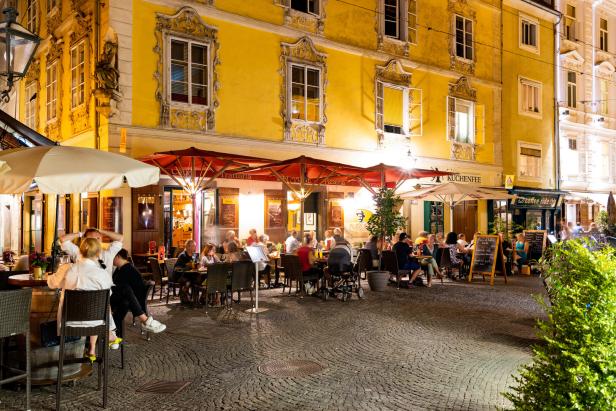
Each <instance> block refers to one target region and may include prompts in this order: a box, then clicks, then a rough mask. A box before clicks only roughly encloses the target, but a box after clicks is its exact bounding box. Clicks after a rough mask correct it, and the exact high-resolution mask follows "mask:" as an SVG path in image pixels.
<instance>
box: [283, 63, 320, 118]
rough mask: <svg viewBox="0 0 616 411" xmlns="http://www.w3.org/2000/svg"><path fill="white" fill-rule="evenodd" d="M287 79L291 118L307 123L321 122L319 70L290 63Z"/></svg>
mask: <svg viewBox="0 0 616 411" xmlns="http://www.w3.org/2000/svg"><path fill="white" fill-rule="evenodd" d="M289 70H290V71H291V73H290V75H289V76H288V79H289V80H290V82H291V86H290V87H288V88H287V89H288V90H290V91H291V96H290V98H289V99H287V100H288V101H289V104H290V112H291V118H292V119H293V120H296V121H303V122H308V123H320V122H321V117H322V116H321V111H322V110H321V96H322V90H321V70H320V69H318V68H316V67H311V66H307V65H303V64H291V65H290V68H289Z"/></svg>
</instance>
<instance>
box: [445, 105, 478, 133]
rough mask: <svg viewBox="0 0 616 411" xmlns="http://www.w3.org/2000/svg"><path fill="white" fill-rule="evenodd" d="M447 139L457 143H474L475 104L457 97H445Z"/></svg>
mask: <svg viewBox="0 0 616 411" xmlns="http://www.w3.org/2000/svg"><path fill="white" fill-rule="evenodd" d="M447 105H448V108H447V111H448V116H447V119H448V120H447V121H448V137H449V139H450V140H454V141H457V142H459V143H467V144H474V143H475V103H474V102H473V101H470V100H464V99H461V98H457V97H451V96H448V97H447Z"/></svg>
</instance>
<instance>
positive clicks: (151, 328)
mask: <svg viewBox="0 0 616 411" xmlns="http://www.w3.org/2000/svg"><path fill="white" fill-rule="evenodd" d="M166 328H167V326H166V325H165V324H162V323H161V322H160V321H156V320H155V319H154V318H152V316H149V317H148V319H147V320H146V321H145V323H144V324H141V329H142V330H143V331H147V332H150V333H154V334H158V333H160V332H163V331H165V329H166Z"/></svg>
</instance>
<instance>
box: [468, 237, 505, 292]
mask: <svg viewBox="0 0 616 411" xmlns="http://www.w3.org/2000/svg"><path fill="white" fill-rule="evenodd" d="M497 261H499V262H500V265H501V266H500V267H499V269H500V270H501V271H502V273H503V275H504V277H505V283H507V271H506V268H505V263H504V261H505V259H504V256H503V247H502V244H501V243H500V237H499V236H497V235H478V236H475V250H474V252H473V259H472V260H471V271H470V274H469V276H468V281H469V282H471V281H472V279H473V274H480V275H481V276H482V277H484V278H485V276H486V275H489V276H490V285H494V272H495V271H496V263H497Z"/></svg>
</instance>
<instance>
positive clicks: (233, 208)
mask: <svg viewBox="0 0 616 411" xmlns="http://www.w3.org/2000/svg"><path fill="white" fill-rule="evenodd" d="M220 217H221V218H220V225H221V226H222V227H228V228H236V227H237V199H236V198H234V197H223V198H222V207H221V210H220Z"/></svg>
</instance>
